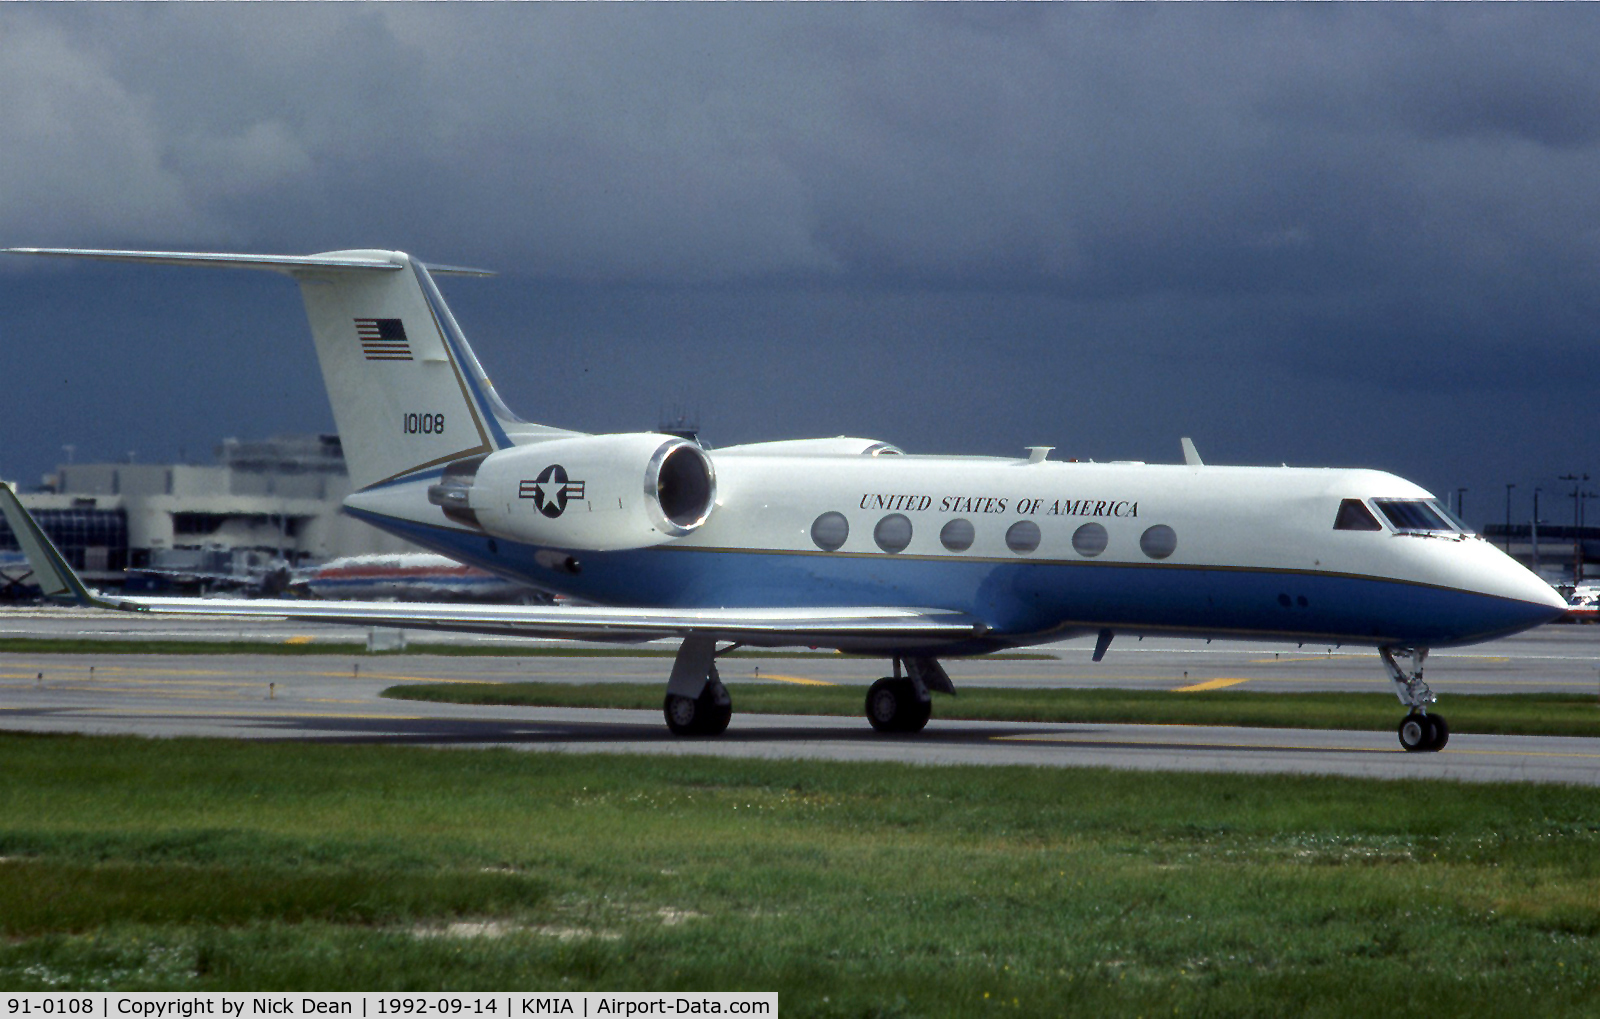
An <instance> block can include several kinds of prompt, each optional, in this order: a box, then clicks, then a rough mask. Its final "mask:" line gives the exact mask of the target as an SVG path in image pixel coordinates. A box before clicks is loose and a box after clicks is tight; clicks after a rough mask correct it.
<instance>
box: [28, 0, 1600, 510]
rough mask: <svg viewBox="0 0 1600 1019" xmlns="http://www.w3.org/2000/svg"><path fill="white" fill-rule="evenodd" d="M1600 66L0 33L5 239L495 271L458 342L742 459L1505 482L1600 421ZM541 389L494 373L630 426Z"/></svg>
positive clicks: (617, 26) (1167, 13)
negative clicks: (540, 339)
mask: <svg viewBox="0 0 1600 1019" xmlns="http://www.w3.org/2000/svg"><path fill="white" fill-rule="evenodd" d="M1597 40H1600V10H1597V9H1596V8H1594V7H1592V6H1587V5H1582V6H1550V7H1545V6H1539V7H1531V8H1530V7H1525V6H1521V5H1518V6H1500V5H1492V6H1490V5H1486V6H1482V7H1479V6H1472V7H1458V6H1441V7H1435V6H1426V7H1410V6H1407V7H1400V8H1389V7H1369V6H1364V5H1363V6H1352V7H1346V6H1332V7H1323V6H1301V5H1293V6H1288V5H1273V6H1254V5H1252V6H1205V7H1188V6H1180V7H1173V6H1161V7H1155V8H1143V7H1122V6H1116V7H1101V6H1078V5H1065V6H1044V5H1027V6H989V5H982V6H977V5H973V6H969V5H957V6H880V5H861V6H854V5H852V6H847V7H841V6H833V5H826V6H823V5H798V6H780V5H739V6H716V7H698V6H696V7H656V6H649V7H643V6H626V7H622V6H576V5H534V6H522V5H505V6H501V5H467V6H454V5H451V6H444V5H381V6H371V7H369V6H355V5H349V6H346V5H338V6H305V7H302V6H277V5H261V6H233V5H228V6H223V5H218V6H171V7H168V6H128V7H120V6H119V7H106V6H92V7H77V6H69V7H22V6H19V5H5V6H4V7H3V8H0V89H3V90H4V94H5V95H6V96H7V97H8V101H7V102H6V103H5V104H3V105H0V240H3V241H4V242H5V243H17V244H85V245H95V246H116V245H128V246H152V247H154V246H171V247H184V248H198V247H217V248H239V249H259V250H273V251H290V252H293V251H311V250H319V249H326V248H334V247H351V246H366V245H371V246H384V247H401V248H405V249H407V250H414V251H417V252H419V253H421V254H423V255H424V257H427V258H430V259H434V260H438V261H443V262H456V263H465V264H473V265H485V266H488V267H491V268H495V269H499V270H501V271H503V272H506V273H507V274H508V275H510V276H511V277H512V279H511V280H509V281H504V282H503V283H502V284H485V285H484V286H485V287H490V288H493V289H485V290H465V291H458V290H457V289H452V292H451V296H452V300H453V301H457V302H464V303H465V305H466V306H467V307H468V308H469V309H470V310H471V312H472V315H471V316H470V317H469V316H466V315H464V316H463V317H464V318H465V319H466V321H467V324H468V327H469V329H473V328H474V326H473V320H474V318H475V319H476V321H477V322H478V323H480V325H481V326H482V328H481V329H480V330H478V331H475V332H474V335H475V336H479V335H482V334H483V333H487V334H488V335H487V336H485V340H486V341H487V342H490V343H495V342H498V341H499V338H500V337H504V338H506V339H507V340H509V339H511V338H514V337H517V336H518V335H520V332H521V330H522V329H523V328H525V327H526V325H527V324H534V325H537V326H538V327H539V328H542V329H544V330H547V331H548V333H547V334H545V335H546V336H547V338H548V337H559V338H560V339H561V342H562V343H563V344H565V345H564V346H563V347H562V348H561V349H563V350H565V351H571V350H574V349H603V350H606V351H609V352H610V353H611V355H612V359H613V364H615V363H627V364H629V365H637V366H638V369H639V377H637V378H629V379H628V381H627V382H626V384H623V383H622V382H618V383H617V385H616V393H617V394H618V395H619V396H620V398H621V400H622V401H623V402H625V403H630V404H631V405H632V406H634V407H635V408H638V407H644V408H648V410H647V412H646V413H647V416H651V415H653V412H654V408H655V407H656V406H657V405H658V404H659V403H660V402H662V401H663V400H671V399H674V398H676V397H679V396H688V397H692V398H694V399H695V400H697V401H698V402H699V403H700V404H701V406H702V407H703V408H704V411H705V414H706V416H707V417H708V418H711V419H714V420H718V421H721V422H723V423H724V424H725V425H728V426H730V427H729V429H728V430H730V431H732V432H734V433H735V434H734V435H725V436H724V437H726V438H745V437H755V436H757V435H762V434H769V435H777V434H796V433H806V432H814V431H824V430H827V431H836V430H840V429H842V428H844V427H846V426H847V425H848V427H849V428H850V429H851V430H859V431H868V432H871V433H874V434H885V435H886V437H889V438H893V439H898V440H900V441H903V442H906V443H908V444H911V445H918V446H921V447H923V448H927V447H945V448H950V447H953V446H956V447H962V448H973V447H975V446H976V447H979V448H987V449H991V450H993V449H994V446H996V445H999V446H1001V447H1002V448H1008V447H1009V446H1010V445H1013V444H1016V443H1019V442H1022V441H1029V442H1038V441H1049V440H1050V436H1051V433H1052V432H1066V433H1068V434H1071V435H1073V436H1075V437H1079V438H1081V439H1083V440H1085V441H1093V442H1096V443H1100V444H1111V445H1116V446H1117V447H1118V448H1117V450H1116V452H1117V453H1118V454H1121V455H1141V449H1142V455H1148V456H1156V455H1158V454H1159V453H1160V449H1164V448H1165V446H1166V445H1170V444H1171V441H1170V440H1171V437H1172V433H1173V432H1174V431H1176V430H1178V429H1180V428H1190V429H1191V430H1195V431H1201V432H1209V433H1210V434H1214V435H1217V436H1219V439H1220V441H1221V443H1222V445H1223V447H1224V448H1225V449H1228V450H1229V455H1230V456H1231V457H1233V458H1236V459H1251V458H1254V459H1262V460H1274V461H1275V460H1277V459H1280V458H1281V459H1297V458H1298V459H1302V460H1328V461H1330V462H1347V461H1348V460H1350V459H1351V458H1352V456H1353V457H1354V459H1357V460H1359V461H1362V462H1376V463H1378V464H1379V465H1382V466H1389V467H1393V468H1395V469H1401V470H1410V471H1413V472H1417V471H1420V472H1421V473H1422V474H1424V475H1427V473H1428V472H1429V471H1437V472H1438V476H1441V477H1442V476H1446V475H1449V474H1451V473H1458V472H1461V471H1466V470H1468V469H1469V468H1468V467H1466V466H1462V465H1465V464H1466V463H1467V462H1468V460H1469V458H1477V459H1479V460H1482V461H1483V462H1485V463H1492V464H1493V465H1494V466H1493V467H1492V469H1493V470H1497V471H1506V470H1509V469H1511V466H1512V465H1515V464H1518V463H1521V462H1525V461H1526V460H1527V457H1526V456H1522V455H1512V454H1506V455H1505V456H1503V457H1500V456H1499V454H1498V453H1497V452H1496V450H1497V449H1499V448H1500V446H1502V445H1503V440H1502V438H1501V437H1502V436H1503V434H1504V426H1505V425H1507V424H1508V423H1509V422H1514V421H1516V420H1518V418H1519V415H1520V416H1521V417H1523V418H1526V417H1527V416H1528V414H1530V413H1534V412H1536V409H1537V407H1538V405H1539V402H1540V401H1543V402H1544V403H1546V404H1548V403H1550V402H1552V401H1568V400H1576V399H1580V398H1582V397H1584V396H1586V395H1587V394H1588V393H1591V392H1593V391H1594V389H1595V387H1596V384H1597V383H1600V369H1597V368H1596V364H1597V363H1600V362H1597V359H1595V358H1593V357H1592V356H1590V354H1591V352H1592V350H1593V344H1594V326H1593V323H1594V322H1595V321H1596V318H1597V315H1600V298H1597V286H1596V279H1597V278H1600V186H1597V185H1600V145H1597V142H1600V72H1597V70H1596V66H1595V61H1594V60H1593V53H1594V51H1595V44H1596V42H1597ZM37 271H38V270H37V269H34V268H30V267H23V266H17V265H14V264H0V286H7V287H8V288H9V289H10V291H11V292H12V293H13V294H15V293H16V287H18V286H20V285H21V284H20V283H19V282H18V281H19V280H22V279H28V278H32V277H31V276H30V275H29V274H31V273H34V272H37ZM96 278H97V279H103V277H96ZM532 281H537V286H534V287H533V288H532V289H531V290H528V291H527V294H528V296H526V297H519V296H517V295H520V294H523V293H524V290H523V288H524V286H525V285H526V284H528V283H530V282H532ZM508 284H509V286H508ZM52 285H56V284H52ZM61 285H63V286H66V285H68V284H65V283H63V284H61ZM473 286H477V285H475V284H474V285H473ZM203 289H204V288H203V286H202V287H201V288H200V290H203ZM195 292H196V293H199V292H200V291H195ZM458 293H460V296H459V297H458V296H457V294H458ZM234 296H236V297H237V296H238V293H237V292H235V294H234ZM201 299H202V298H199V297H197V298H196V300H201ZM537 302H543V303H537ZM572 302H576V303H572ZM289 303H290V307H289V308H288V314H287V315H286V317H285V319H284V321H285V322H288V321H291V320H292V319H293V316H294V314H297V309H295V308H293V306H292V299H291V300H290V302H289ZM607 308H609V309H611V310H610V311H604V310H603V309H607ZM284 328H288V326H284ZM294 328H296V329H301V330H303V326H295V327H294ZM173 342H175V343H177V344H179V345H182V344H184V343H187V342H188V341H185V340H175V341H173ZM661 350H670V351H675V352H691V353H690V354H689V355H688V356H687V357H680V358H676V359H673V358H669V359H668V360H667V362H666V363H665V364H664V365H663V363H662V362H660V361H659V360H655V359H652V358H651V357H645V358H644V359H643V360H640V354H641V352H644V353H649V352H659V351H661ZM541 351H542V353H533V352H529V350H528V349H527V348H524V347H521V346H516V345H512V346H510V347H509V348H508V349H506V350H504V351H501V350H497V351H495V354H494V357H493V358H489V357H486V360H491V361H496V362H497V363H503V364H505V365H506V366H507V367H506V368H504V369H495V371H496V374H497V375H499V376H500V377H502V379H508V380H510V381H506V382H504V383H503V385H504V387H505V388H506V389H507V395H508V397H512V398H513V402H516V398H518V397H522V398H524V400H528V399H532V398H535V397H537V398H539V399H544V398H545V396H546V395H547V392H548V390H542V389H539V388H538V385H539V383H538V382H537V380H540V379H546V380H548V379H551V378H554V379H555V380H556V381H558V382H559V383H560V384H561V386H564V387H566V391H568V392H571V393H573V394H574V396H573V400H574V404H575V405H574V406H571V407H568V406H558V407H557V408H555V409H557V410H559V411H562V412H571V413H573V414H574V415H575V416H576V417H578V418H580V419H581V420H572V421H566V422H564V423H571V424H574V425H577V426H580V427H583V426H587V427H596V428H603V427H610V425H609V424H608V423H607V422H605V421H602V420H598V415H597V413H596V412H595V411H594V409H593V407H594V403H595V401H594V397H595V396H596V393H595V392H594V391H592V390H589V389H586V388H585V387H586V385H588V383H587V382H586V381H585V379H584V378H582V377H580V376H579V375H574V374H573V370H572V369H571V368H570V359H562V360H560V361H559V363H558V362H557V361H553V360H552V359H551V358H549V357H548V353H549V351H548V348H541ZM752 351H755V352H759V356H757V357H755V363H756V367H751V366H750V365H748V364H747V363H746V362H747V361H748V360H750V358H751V356H752V355H751V352H752ZM196 356H197V358H198V355H196ZM772 363H781V364H782V365H783V368H784V372H783V374H782V375H763V374H762V373H761V371H760V370H759V365H760V364H772ZM841 364H844V365H850V366H852V368H853V370H852V371H851V372H849V373H848V375H849V378H848V379H846V380H844V381H841V380H839V379H838V378H837V377H832V376H828V375H826V374H825V375H824V377H823V381H816V380H814V379H812V378H808V377H807V376H806V373H807V372H808V371H809V372H811V373H812V374H813V375H815V374H816V373H817V371H818V369H819V366H821V367H824V368H827V369H830V370H831V369H833V368H834V367H835V366H838V365H841ZM707 365H715V366H716V368H715V371H708V369H707ZM613 370H614V369H613ZM713 378H714V379H716V380H717V381H715V382H712V381H708V380H709V379H713ZM776 378H782V379H784V380H786V381H789V384H792V385H796V386H797V387H798V388H799V389H800V390H801V393H800V394H799V395H798V396H797V399H796V400H795V401H794V402H793V403H792V404H788V405H785V406H778V405H776V404H775V403H774V402H773V401H772V400H770V399H765V398H752V397H749V396H748V395H747V394H748V393H749V392H750V391H752V390H754V391H756V392H766V391H769V390H770V389H771V388H772V386H773V384H774V382H773V380H774V379H776ZM796 378H799V379H800V380H801V381H799V382H793V381H792V380H794V379H796ZM306 379H309V380H310V381H309V382H307V385H309V386H311V387H313V388H314V387H315V380H314V377H313V376H305V378H304V379H300V380H298V381H305V380H306ZM523 380H527V381H523ZM980 384H981V385H985V386H1000V387H1003V388H1004V389H1005V390H1006V391H1007V392H1008V393H1009V394H1010V395H1009V397H1007V398H1006V399H1004V400H1003V401H1002V404H1003V411H1002V410H1001V408H999V407H996V408H989V407H987V406H985V407H983V408H981V409H982V410H984V411H985V412H984V413H981V414H976V415H974V414H964V413H962V410H963V409H965V408H963V407H961V406H960V405H961V404H963V403H964V402H971V401H972V400H973V399H974V396H973V395H972V392H973V389H974V387H976V386H977V385H980ZM875 386H876V387H877V388H876V389H875V388H874V387H875ZM885 386H887V387H889V388H891V389H893V390H894V391H895V392H897V393H903V394H907V397H908V398H907V399H905V400H904V401H903V403H902V404H901V405H900V407H899V409H898V411H897V412H894V411H890V410H889V409H887V404H886V401H884V400H883V399H882V397H881V395H880V392H879V391H880V390H881V389H882V388H884V387H885ZM523 387H525V388H523ZM286 388H289V389H291V390H292V389H293V386H288V387H286ZM519 389H521V391H519ZM977 399H978V400H979V402H980V403H981V402H982V400H983V399H984V397H977ZM606 402H607V403H608V404H609V405H612V406H614V405H615V404H616V402H617V401H616V399H612V400H610V401H606ZM1465 405H1475V406H1478V407H1483V406H1485V405H1493V406H1494V407H1495V409H1494V410H1493V411H1492V412H1488V413H1485V412H1483V411H1481V410H1480V411H1478V412H1476V413H1474V414H1472V415H1468V416H1465V417H1464V416H1463V415H1462V413H1461V411H1460V408H1461V407H1463V406H1465ZM239 406H240V403H239V402H238V401H235V402H234V404H233V408H234V409H235V410H237V409H238V408H239ZM1133 408H1142V412H1139V413H1133V412H1131V409H1133ZM297 409H302V410H303V408H299V407H297ZM319 413H321V415H322V416H323V417H325V416H326V415H325V411H320V412H319ZM1330 413H1332V414H1335V415H1336V416H1337V417H1339V418H1340V419H1341V421H1342V422H1343V423H1342V424H1341V425H1340V426H1339V427H1338V428H1336V429H1330V428H1329V427H1328V425H1327V421H1328V420H1329V417H1330ZM808 415H809V416H808ZM301 416H302V417H303V416H304V415H303V414H302V415H301ZM1379 419H1381V420H1383V421H1384V422H1385V423H1386V426H1385V427H1383V428H1378V427H1375V426H1373V425H1371V424H1370V423H1369V424H1366V425H1363V424H1361V423H1360V422H1363V421H1365V422H1371V421H1375V420H1379ZM1441 421H1442V422H1445V424H1443V425H1439V424H1438V422H1441ZM1185 422H1188V424H1185ZM222 427H223V428H228V427H229V426H222ZM286 427H287V426H286ZM769 428H770V429H771V431H770V432H768V431H767V429H769ZM1452 428H1453V429H1454V431H1453V432H1452ZM230 430H232V429H230ZM1404 436H1411V437H1415V436H1426V437H1427V438H1428V440H1429V441H1430V442H1434V441H1438V442H1444V443H1446V444H1447V445H1449V446H1450V448H1451V450H1452V451H1451V452H1450V453H1449V454H1448V457H1451V458H1454V459H1452V460H1450V464H1451V465H1450V466H1440V465H1439V464H1438V463H1435V462H1434V461H1433V460H1430V457H1437V456H1439V455H1441V454H1439V452H1438V449H1439V447H1438V446H1433V447H1430V448H1428V449H1427V450H1426V451H1423V450H1421V449H1419V448H1416V447H1415V446H1413V445H1408V443H1411V442H1413V441H1414V440H1413V439H1411V438H1404ZM1452 436H1454V438H1452ZM1562 441H1563V442H1565V440H1562ZM1158 442H1159V443H1160V444H1161V445H1160V447H1159V448H1150V447H1152V446H1155V445H1156V444H1157V443H1158ZM1129 447H1132V448H1129ZM1352 449H1354V450H1357V451H1358V452H1357V453H1355V454H1351V453H1348V452H1342V451H1347V450H1352ZM0 452H3V450H0ZM1086 452H1087V455H1093V451H1092V450H1089V451H1086ZM1583 455H1587V454H1586V452H1585V451H1584V450H1582V449H1577V448H1573V447H1572V446H1571V445H1570V444H1567V445H1562V446H1561V447H1560V448H1559V450H1558V451H1555V452H1552V453H1551V456H1552V457H1553V458H1557V457H1559V458H1561V462H1562V463H1569V462H1572V461H1574V460H1576V459H1577V458H1578V457H1580V456H1583ZM1497 457H1499V461H1497V460H1496V458H1497ZM1470 469H1479V468H1476V467H1473V468H1470ZM1482 469H1483V470H1489V469H1491V468H1490V467H1483V468H1482ZM1557 469H1559V468H1557ZM1421 480H1424V481H1428V480H1429V478H1428V477H1426V476H1424V477H1423V478H1422V479H1421Z"/></svg>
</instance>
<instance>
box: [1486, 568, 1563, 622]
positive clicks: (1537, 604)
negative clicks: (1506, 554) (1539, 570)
mask: <svg viewBox="0 0 1600 1019" xmlns="http://www.w3.org/2000/svg"><path fill="white" fill-rule="evenodd" d="M1499 574H1500V575H1499V576H1498V577H1497V578H1496V580H1497V583H1496V584H1495V587H1496V591H1495V593H1496V594H1498V595H1499V596H1500V597H1502V598H1505V599H1506V600H1508V601H1512V602H1518V603H1520V606H1519V608H1521V607H1525V608H1521V611H1523V612H1525V614H1526V616H1527V618H1528V620H1530V621H1529V622H1528V624H1527V625H1528V626H1538V625H1540V624H1542V623H1548V622H1551V621H1553V620H1556V619H1560V618H1561V617H1562V616H1563V615H1565V614H1566V612H1567V600H1566V599H1565V598H1563V597H1561V594H1560V592H1558V591H1557V590H1556V589H1555V588H1553V587H1551V586H1550V585H1549V584H1547V583H1545V582H1544V581H1543V580H1540V579H1539V578H1538V576H1536V575H1535V574H1534V573H1533V571H1531V570H1528V569H1526V568H1524V567H1523V566H1522V564H1520V563H1518V562H1516V561H1514V560H1511V559H1507V560H1505V562H1504V564H1503V566H1502V568H1501V570H1500V571H1499Z"/></svg>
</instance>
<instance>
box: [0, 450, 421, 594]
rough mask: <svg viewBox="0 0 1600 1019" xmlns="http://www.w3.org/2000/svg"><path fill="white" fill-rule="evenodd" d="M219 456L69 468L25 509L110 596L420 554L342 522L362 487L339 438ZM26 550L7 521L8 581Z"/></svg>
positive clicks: (2, 550) (0, 555) (0, 546)
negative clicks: (111, 590) (357, 558)
mask: <svg viewBox="0 0 1600 1019" xmlns="http://www.w3.org/2000/svg"><path fill="white" fill-rule="evenodd" d="M215 452H216V463H215V464H212V465H194V464H134V463H123V464H105V463H102V464H63V465H61V466H60V467H58V468H57V469H56V471H55V473H54V474H51V475H48V476H46V477H45V479H44V484H43V485H42V486H41V487H40V488H39V489H38V490H36V491H23V492H20V495H21V500H22V503H23V505H25V506H27V507H28V509H29V511H31V512H32V513H33V514H34V516H35V517H36V518H37V519H38V520H39V523H40V525H41V526H43V527H44V529H45V531H46V532H47V533H48V534H49V535H50V537H51V538H52V539H53V540H54V541H55V542H56V544H57V545H58V546H59V547H60V548H61V550H62V553H63V554H64V555H65V556H66V557H67V559H68V560H69V561H70V562H71V563H72V565H73V567H74V568H76V569H77V570H79V571H80V572H81V573H82V574H83V576H84V579H85V580H87V581H88V582H89V583H91V584H94V585H96V586H100V587H121V586H123V585H124V584H125V583H126V584H127V585H128V586H130V587H138V586H149V585H150V584H151V583H152V582H156V583H157V585H158V586H159V584H160V582H161V581H163V580H167V581H170V582H173V583H176V582H177V580H178V578H181V577H187V578H190V583H191V585H199V586H205V581H204V578H208V577H209V578H226V577H234V578H241V579H242V578H247V577H249V576H251V575H252V573H260V572H261V571H264V570H268V569H271V568H273V567H275V566H279V565H286V566H289V567H297V566H308V565H314V564H316V563H320V562H324V561H326V560H329V559H334V558H337V557H340V556H351V555H367V554H373V553H382V552H410V551H416V549H415V547H414V546H412V545H410V544H408V543H406V542H404V541H401V540H400V539H399V538H396V537H393V536H392V535H388V534H385V533H383V532H382V531H379V530H377V529H376V528H373V527H370V526H368V525H366V524H363V523H361V522H360V521H357V520H354V519H352V518H351V517H348V516H346V515H344V514H343V513H341V512H340V510H339V507H340V503H341V502H342V500H343V499H344V497H345V496H346V495H347V494H349V492H350V479H349V475H348V474H347V472H346V470H345V463H344V453H343V450H342V449H341V448H340V445H339V437H338V436H336V435H294V436H280V437H276V438H271V439H266V440H263V441H259V442H241V441H239V440H237V439H225V440H223V442H222V444H221V445H219V446H217V447H216V450H215ZM16 549H17V542H16V539H15V537H14V536H13V535H12V534H11V531H10V529H9V528H8V527H6V525H5V523H4V521H0V575H3V574H5V573H10V574H11V575H13V576H15V575H17V571H16V570H15V569H7V567H6V565H5V562H4V559H5V558H6V557H7V555H8V553H10V552H14V551H15V550H16ZM10 558H12V559H13V560H15V558H16V557H15V556H11V557H10ZM130 569H131V570H133V571H134V572H133V574H132V576H130V575H129V573H128V571H129V570H130ZM144 571H148V572H144ZM5 586H6V585H5V583H4V582H3V581H0V588H4V587H5ZM169 586H171V585H170V584H169ZM13 593H15V592H13ZM4 594H5V592H4V591H3V590H0V596H3V595H4Z"/></svg>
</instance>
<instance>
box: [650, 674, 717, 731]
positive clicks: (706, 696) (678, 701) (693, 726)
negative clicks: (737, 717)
mask: <svg viewBox="0 0 1600 1019" xmlns="http://www.w3.org/2000/svg"><path fill="white" fill-rule="evenodd" d="M661 713H662V715H664V716H665V717H666V720H667V728H668V729H670V730H672V734H673V735H674V736H721V735H722V734H723V733H724V732H727V731H728V722H729V721H730V720H731V719H732V718H733V701H732V699H731V698H730V697H729V696H728V688H727V687H725V686H723V685H722V681H721V680H719V679H712V680H711V681H710V682H708V683H706V686H705V689H704V690H702V691H700V696H699V697H682V696H679V695H678V694H672V693H669V694H667V699H666V700H665V701H664V702H663V703H662V705H661Z"/></svg>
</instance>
